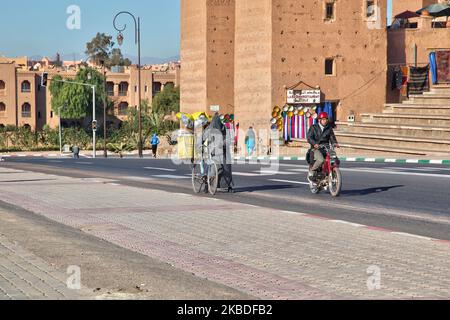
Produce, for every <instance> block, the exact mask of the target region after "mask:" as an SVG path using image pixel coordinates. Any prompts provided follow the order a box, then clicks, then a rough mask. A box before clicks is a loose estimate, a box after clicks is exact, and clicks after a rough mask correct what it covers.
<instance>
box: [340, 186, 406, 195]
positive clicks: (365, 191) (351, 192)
mask: <svg viewBox="0 0 450 320" xmlns="http://www.w3.org/2000/svg"><path fill="white" fill-rule="evenodd" d="M403 187H404V185H398V186H390V187H378V188H368V189H362V190H343V191H342V192H341V195H342V196H346V197H351V196H366V195H369V194H374V193H381V192H387V191H389V190H391V189H397V188H403Z"/></svg>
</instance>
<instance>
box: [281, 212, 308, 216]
mask: <svg viewBox="0 0 450 320" xmlns="http://www.w3.org/2000/svg"><path fill="white" fill-rule="evenodd" d="M281 212H283V213H287V214H295V215H297V216H306V213H301V212H295V211H281Z"/></svg>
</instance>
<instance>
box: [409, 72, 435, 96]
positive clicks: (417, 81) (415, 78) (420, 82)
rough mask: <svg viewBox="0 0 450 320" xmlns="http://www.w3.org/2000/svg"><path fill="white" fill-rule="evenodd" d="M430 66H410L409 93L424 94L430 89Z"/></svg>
mask: <svg viewBox="0 0 450 320" xmlns="http://www.w3.org/2000/svg"><path fill="white" fill-rule="evenodd" d="M429 73H430V66H429V65H428V66H426V67H409V82H408V95H411V94H422V93H424V92H425V91H429V90H430V83H429V76H428V75H429Z"/></svg>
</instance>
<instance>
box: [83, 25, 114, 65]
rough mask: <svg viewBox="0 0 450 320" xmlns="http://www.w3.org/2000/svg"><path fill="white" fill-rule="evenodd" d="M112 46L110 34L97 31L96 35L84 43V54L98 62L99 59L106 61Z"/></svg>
mask: <svg viewBox="0 0 450 320" xmlns="http://www.w3.org/2000/svg"><path fill="white" fill-rule="evenodd" d="M113 46H114V42H113V41H112V36H109V35H107V34H105V33H100V32H98V33H97V35H96V36H95V37H94V38H93V39H92V40H91V41H90V42H88V43H87V44H86V54H87V55H88V56H89V59H90V60H91V61H92V62H94V63H96V64H100V61H105V62H106V61H108V60H109V57H110V55H111V50H112V48H113Z"/></svg>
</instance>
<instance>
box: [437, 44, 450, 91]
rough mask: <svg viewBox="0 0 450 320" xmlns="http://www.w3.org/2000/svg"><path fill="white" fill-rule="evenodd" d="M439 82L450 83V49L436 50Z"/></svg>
mask: <svg viewBox="0 0 450 320" xmlns="http://www.w3.org/2000/svg"><path fill="white" fill-rule="evenodd" d="M436 62H437V82H438V83H450V50H447V51H444V50H443V51H436Z"/></svg>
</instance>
